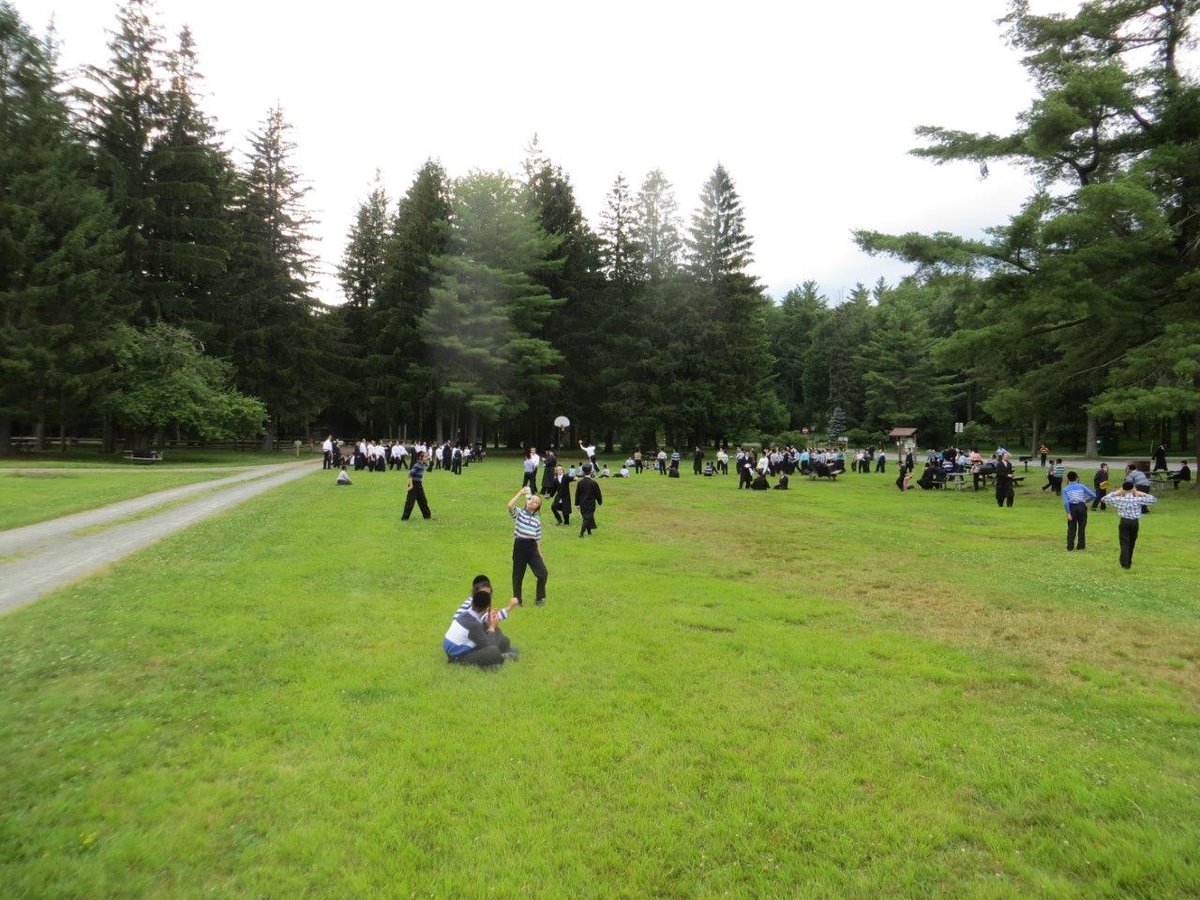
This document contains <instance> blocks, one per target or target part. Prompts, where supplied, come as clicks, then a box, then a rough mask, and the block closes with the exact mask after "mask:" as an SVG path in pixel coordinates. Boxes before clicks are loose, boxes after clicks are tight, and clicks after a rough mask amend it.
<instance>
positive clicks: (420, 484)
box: [400, 452, 433, 522]
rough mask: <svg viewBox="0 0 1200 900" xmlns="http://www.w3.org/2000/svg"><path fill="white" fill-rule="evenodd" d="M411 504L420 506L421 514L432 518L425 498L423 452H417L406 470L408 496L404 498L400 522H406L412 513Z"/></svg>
mask: <svg viewBox="0 0 1200 900" xmlns="http://www.w3.org/2000/svg"><path fill="white" fill-rule="evenodd" d="M413 504H416V505H418V506H420V507H421V515H422V517H424V518H426V519H432V518H433V513H431V512H430V511H429V501H428V500H426V499H425V453H424V452H421V453H418V454H417V458H416V461H415V462H413V464H412V468H410V469H409V470H408V497H407V498H405V500H404V515H402V516H401V517H400V520H401V521H402V522H407V521H408V519H409V517H410V516H411V515H412V511H413Z"/></svg>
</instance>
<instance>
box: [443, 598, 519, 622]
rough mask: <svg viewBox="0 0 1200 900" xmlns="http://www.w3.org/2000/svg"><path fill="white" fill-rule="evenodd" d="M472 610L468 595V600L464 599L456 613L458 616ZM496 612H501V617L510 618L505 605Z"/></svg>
mask: <svg viewBox="0 0 1200 900" xmlns="http://www.w3.org/2000/svg"><path fill="white" fill-rule="evenodd" d="M470 611H471V598H470V597H468V598H467V599H466V600H464V601H463V602H462V605H461V606H459V607H458V611H457V612H456V613H455V614H454V615H455V616H456V617H457V616H460V615H462V614H463V613H465V612H470ZM496 612H498V613H500V618H501V619H507V618H508V610H507V609H505V608H504V607H503V606H502V607H500V608H499V609H498V610H496Z"/></svg>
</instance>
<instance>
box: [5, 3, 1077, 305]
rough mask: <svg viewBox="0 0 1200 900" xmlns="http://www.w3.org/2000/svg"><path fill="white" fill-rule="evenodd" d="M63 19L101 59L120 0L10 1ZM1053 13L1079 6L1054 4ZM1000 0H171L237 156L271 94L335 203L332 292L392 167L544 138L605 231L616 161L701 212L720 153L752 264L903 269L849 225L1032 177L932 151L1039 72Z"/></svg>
mask: <svg viewBox="0 0 1200 900" xmlns="http://www.w3.org/2000/svg"><path fill="white" fill-rule="evenodd" d="M15 5H16V8H17V9H18V11H19V12H20V13H21V15H22V16H23V17H24V18H25V20H26V21H27V22H28V23H29V24H30V25H31V26H32V27H33V28H34V29H35V30H36V31H39V32H40V31H41V30H42V29H43V28H44V27H45V25H46V23H47V22H48V21H49V19H50V16H51V15H54V17H55V24H56V27H57V29H58V31H59V35H60V38H61V41H62V64H63V66H64V67H65V68H69V67H72V66H76V65H79V64H82V63H95V64H103V63H105V62H106V61H107V60H108V57H109V53H108V50H107V48H106V46H105V45H106V43H107V41H108V40H109V35H108V33H107V32H108V30H109V29H111V28H113V27H114V24H115V21H116V9H117V6H116V4H115V3H106V2H104V0H15ZM1034 6H1035V9H1038V10H1039V11H1051V10H1066V9H1073V8H1075V6H1077V3H1074V2H1071V0H1040V2H1038V0H1035V3H1034ZM1006 9H1007V3H1006V2H1005V0H969V2H968V0H908V2H897V0H859V2H856V3H814V2H795V0H793V2H786V3H775V2H769V3H768V2H756V0H749V2H742V3H734V4H730V3H727V2H720V3H717V2H706V0H702V2H697V0H689V2H675V0H670V2H655V0H638V2H626V0H609V2H606V3H603V4H601V3H574V2H564V0H555V2H513V0H510V2H507V3H505V2H495V0H492V2H476V0H470V2H454V0H443V2H424V3H412V2H395V0H393V2H355V0H348V2H342V3H321V4H317V3H308V2H299V3H297V2H288V3H285V2H265V0H259V2H253V0H238V2H233V0H202V2H201V0H158V4H157V12H158V21H159V22H160V23H161V24H162V25H163V27H164V31H165V32H166V33H167V35H168V37H169V42H170V43H171V44H174V42H175V35H176V34H177V33H178V30H179V28H180V27H181V26H182V25H184V24H187V25H188V26H190V28H191V30H192V34H193V36H194V39H195V41H196V47H197V52H198V54H199V62H200V70H201V72H202V73H203V74H204V76H205V90H206V96H205V97H204V98H203V106H204V109H205V110H206V111H207V112H208V113H209V114H210V115H212V116H214V117H215V118H216V119H217V121H218V124H219V126H220V127H221V128H222V129H223V130H224V131H225V132H226V133H227V143H228V144H229V145H230V146H232V147H234V148H235V149H238V150H242V149H244V148H246V147H247V146H248V144H247V141H246V136H247V134H248V133H249V132H250V131H252V130H258V128H259V126H260V125H261V123H262V122H263V120H264V119H265V117H266V113H267V111H268V109H270V108H271V107H272V106H273V105H275V104H276V103H278V104H280V105H281V106H282V108H283V110H284V114H285V116H286V118H287V119H288V120H289V121H290V122H291V124H292V125H293V126H294V128H293V132H292V138H293V140H294V142H295V143H296V144H297V152H296V156H295V164H296V166H297V168H298V169H299V171H300V173H301V174H302V176H303V177H304V178H305V179H306V180H307V182H308V183H309V185H310V188H311V190H310V193H309V195H308V206H309V209H310V211H311V212H312V213H313V215H314V216H315V217H316V218H317V219H318V220H319V224H318V226H317V227H316V229H315V234H316V236H317V238H318V242H317V246H316V248H315V250H316V252H317V253H318V254H319V256H320V258H321V263H322V277H321V282H320V286H319V291H318V293H319V296H320V297H321V299H323V300H325V301H326V302H331V303H337V302H340V301H341V299H342V298H341V296H340V292H339V289H338V287H337V283H336V279H335V278H334V276H333V271H334V269H335V268H336V266H337V264H338V262H339V260H340V259H341V255H342V252H343V250H344V247H345V243H346V233H347V230H348V229H349V227H350V224H351V222H352V220H353V218H354V214H355V211H356V210H357V208H358V205H359V204H360V203H361V202H362V200H363V199H364V198H365V197H366V195H367V193H368V192H369V190H370V187H371V183H372V181H373V178H374V174H375V171H376V169H379V170H381V171H382V174H383V183H384V185H385V186H386V187H387V189H388V192H389V195H390V196H391V197H392V198H393V200H394V199H396V198H398V197H399V196H401V195H402V194H403V193H404V191H406V190H407V188H408V186H409V185H410V184H411V182H412V179H413V176H414V175H415V174H416V171H417V169H418V168H419V167H420V166H421V165H422V163H423V162H424V161H425V160H426V159H427V158H431V157H432V158H434V159H437V160H440V161H441V163H442V165H443V166H444V167H445V168H446V170H447V172H448V173H449V174H450V176H452V177H454V176H459V175H464V174H466V173H468V172H469V171H470V170H472V169H484V170H495V169H505V170H507V171H510V172H513V173H516V172H518V171H519V170H520V163H521V160H522V159H523V158H524V148H525V147H526V145H527V144H528V143H529V140H530V138H531V137H532V136H533V134H534V133H536V134H537V135H538V137H539V141H540V143H541V146H542V150H543V152H544V153H545V154H546V155H547V156H549V157H550V158H551V159H552V160H553V161H554V162H555V163H557V164H558V165H560V166H561V167H562V168H563V170H564V171H565V172H566V173H567V175H568V176H569V177H570V179H571V181H572V183H573V184H574V187H575V191H576V196H577V198H578V200H579V203H580V205H581V207H582V208H583V211H584V214H585V215H586V216H587V218H588V220H589V222H590V223H591V224H592V226H593V227H594V228H595V227H598V226H599V222H600V211H601V209H602V208H603V206H604V200H605V195H606V194H607V193H608V191H609V189H610V188H611V186H612V182H613V180H614V178H615V177H616V176H617V175H618V174H622V173H623V174H624V175H625V177H626V178H627V179H628V180H629V182H630V183H631V184H632V185H633V186H634V187H635V188H636V187H637V186H638V185H639V184H640V183H641V180H642V178H643V177H644V176H645V174H646V173H647V172H648V171H649V170H651V169H654V168H660V169H662V170H663V172H664V173H665V174H666V176H667V178H668V179H669V180H670V181H671V183H672V185H673V186H674V189H675V196H676V200H677V201H678V203H679V208H680V212H681V213H682V214H683V216H684V220H685V223H686V221H687V219H688V218H689V217H690V215H691V212H692V210H693V209H694V208H695V206H696V203H697V198H698V197H699V192H700V188H701V185H702V184H703V182H704V181H705V179H706V178H707V177H708V176H709V175H710V174H711V173H712V170H713V167H714V166H715V165H716V164H717V163H718V162H720V163H722V164H724V166H725V167H726V169H727V170H728V171H729V173H730V175H731V176H732V178H733V180H734V183H735V185H736V187H737V190H738V192H739V194H740V195H741V198H742V202H743V206H744V209H745V214H746V223H747V229H748V231H749V233H750V235H751V236H752V237H753V239H754V256H755V261H754V264H753V266H752V273H753V274H755V275H757V276H758V277H759V278H760V279H761V280H762V282H763V283H764V284H766V285H767V287H768V289H769V291H770V292H771V294H772V295H773V296H775V297H776V298H779V297H782V296H783V294H784V293H786V292H787V291H788V290H789V289H790V288H792V287H794V286H795V285H797V284H800V283H801V282H803V281H806V280H809V279H812V280H815V281H816V282H818V283H819V284H820V286H821V288H822V290H823V291H824V292H825V294H826V295H827V296H829V297H830V298H831V299H833V300H835V301H836V300H838V299H840V298H841V297H842V296H843V294H844V293H845V292H847V291H848V290H849V289H851V288H852V287H853V286H854V284H855V282H858V281H861V282H864V283H866V284H871V283H873V282H874V281H875V280H876V279H877V278H879V277H880V276H883V277H885V278H887V279H888V280H889V281H891V282H895V281H896V280H897V279H898V278H899V277H900V276H901V275H903V274H905V272H906V271H907V269H906V267H903V266H900V265H898V264H896V263H894V262H891V261H889V260H886V259H882V258H876V259H872V258H871V257H868V256H866V255H865V254H862V253H860V252H859V251H858V249H857V248H856V247H855V246H854V243H853V241H852V239H851V234H850V232H851V230H852V229H855V228H867V229H875V230H881V231H891V232H903V231H934V230H947V231H954V232H959V233H966V234H974V233H977V232H978V231H979V230H980V229H982V228H985V227H987V226H989V225H996V224H1001V223H1003V222H1004V221H1006V219H1007V217H1008V216H1009V215H1010V214H1011V213H1012V212H1014V211H1015V210H1016V208H1017V207H1018V205H1019V204H1020V202H1021V201H1022V200H1023V199H1024V198H1025V197H1026V196H1027V195H1028V194H1029V193H1030V183H1029V181H1028V179H1027V178H1026V177H1025V176H1024V174H1023V173H1021V172H1019V171H1010V170H1006V169H1005V168H1004V167H1001V166H998V165H994V166H992V167H991V177H989V178H988V179H986V180H984V179H981V178H980V176H979V172H978V170H977V169H976V168H975V167H974V166H972V165H970V164H966V163H958V164H952V165H948V166H941V167H938V166H934V165H932V164H931V163H929V162H927V161H923V160H919V159H916V158H913V157H911V156H909V155H908V153H907V151H908V150H909V149H910V148H912V147H913V146H914V145H915V143H916V141H915V139H914V136H913V128H914V127H915V126H917V125H922V124H930V125H944V126H947V127H953V128H961V129H966V130H974V131H1005V130H1008V129H1009V128H1011V127H1012V125H1013V119H1014V116H1015V115H1016V114H1017V113H1018V112H1020V111H1021V110H1022V109H1024V108H1025V107H1026V106H1027V105H1028V103H1029V100H1030V98H1031V96H1032V88H1031V86H1030V84H1029V82H1028V80H1027V78H1026V77H1025V73H1024V70H1023V69H1022V68H1021V66H1020V64H1019V57H1018V55H1017V54H1016V53H1015V52H1014V51H1013V50H1012V49H1011V48H1009V47H1008V46H1007V45H1006V44H1005V42H1004V39H1003V35H1002V33H1001V30H1000V28H999V26H997V24H996V20H997V19H998V18H1000V17H1001V16H1002V15H1003V14H1004V13H1005V11H1006Z"/></svg>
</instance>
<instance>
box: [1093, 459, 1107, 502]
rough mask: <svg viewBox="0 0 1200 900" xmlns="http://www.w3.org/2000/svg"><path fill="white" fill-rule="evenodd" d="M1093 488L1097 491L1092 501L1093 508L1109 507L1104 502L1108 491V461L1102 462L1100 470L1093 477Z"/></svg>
mask: <svg viewBox="0 0 1200 900" xmlns="http://www.w3.org/2000/svg"><path fill="white" fill-rule="evenodd" d="M1092 488H1093V489H1094V490H1095V491H1096V499H1095V500H1093V501H1092V509H1095V508H1096V507H1097V506H1098V507H1100V511H1101V512H1104V511H1105V510H1107V509H1108V507H1107V506H1105V504H1104V495H1105V494H1107V493H1108V463H1100V471H1098V472H1097V473H1096V475H1095V477H1094V478H1093V479H1092Z"/></svg>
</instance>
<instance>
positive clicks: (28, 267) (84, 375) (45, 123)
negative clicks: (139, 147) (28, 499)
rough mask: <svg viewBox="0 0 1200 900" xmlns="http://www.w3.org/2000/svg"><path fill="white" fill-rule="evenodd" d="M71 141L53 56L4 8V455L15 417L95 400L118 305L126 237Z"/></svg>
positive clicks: (61, 415) (0, 208)
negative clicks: (120, 271)
mask: <svg viewBox="0 0 1200 900" xmlns="http://www.w3.org/2000/svg"><path fill="white" fill-rule="evenodd" d="M89 168H90V166H89V159H88V158H87V155H86V153H85V151H84V149H83V147H82V146H81V145H80V144H79V143H78V142H77V141H76V139H75V137H74V135H73V134H72V133H71V131H70V127H69V121H68V114H67V110H66V107H65V105H64V104H63V102H62V101H61V99H60V97H59V92H58V76H57V73H56V72H55V71H54V66H53V62H52V57H51V55H50V53H49V52H48V51H47V48H46V46H44V45H43V44H41V43H40V42H39V41H38V40H37V39H36V38H34V37H33V35H32V34H31V33H30V32H29V30H28V28H27V27H26V25H25V24H24V22H22V21H21V19H20V17H19V16H18V15H17V14H16V12H15V11H14V10H13V9H12V7H11V6H9V5H8V4H7V3H0V453H5V452H7V451H8V445H9V438H10V436H11V423H12V420H13V419H14V418H16V419H19V420H21V421H24V422H26V423H28V424H29V425H31V426H33V427H34V429H35V433H36V434H37V436H38V438H39V441H40V439H41V437H42V436H43V434H44V425H45V423H46V422H47V421H48V420H49V421H55V420H57V421H58V422H59V425H60V428H65V427H66V424H67V417H68V416H70V415H71V414H72V412H73V409H74V408H76V407H78V406H79V405H81V404H82V403H84V402H85V401H87V400H93V399H95V398H96V396H97V395H98V393H99V391H100V390H101V388H102V381H103V376H104V373H105V371H106V370H107V368H108V365H109V363H110V360H111V354H112V350H113V347H114V343H115V332H116V326H117V323H118V322H119V321H120V320H121V319H122V318H123V317H124V316H125V315H127V314H128V309H127V308H125V307H123V306H122V305H121V298H122V297H123V296H124V292H123V291H122V289H121V288H122V279H121V276H120V274H119V270H120V267H121V264H122V238H123V234H122V232H121V231H120V230H119V229H118V227H117V222H116V215H115V213H114V212H113V210H112V208H111V207H110V206H109V205H108V203H107V201H106V199H105V197H104V195H103V193H102V192H101V191H99V190H97V189H96V188H95V187H94V186H92V184H91V183H90V180H89V178H88V169H89Z"/></svg>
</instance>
